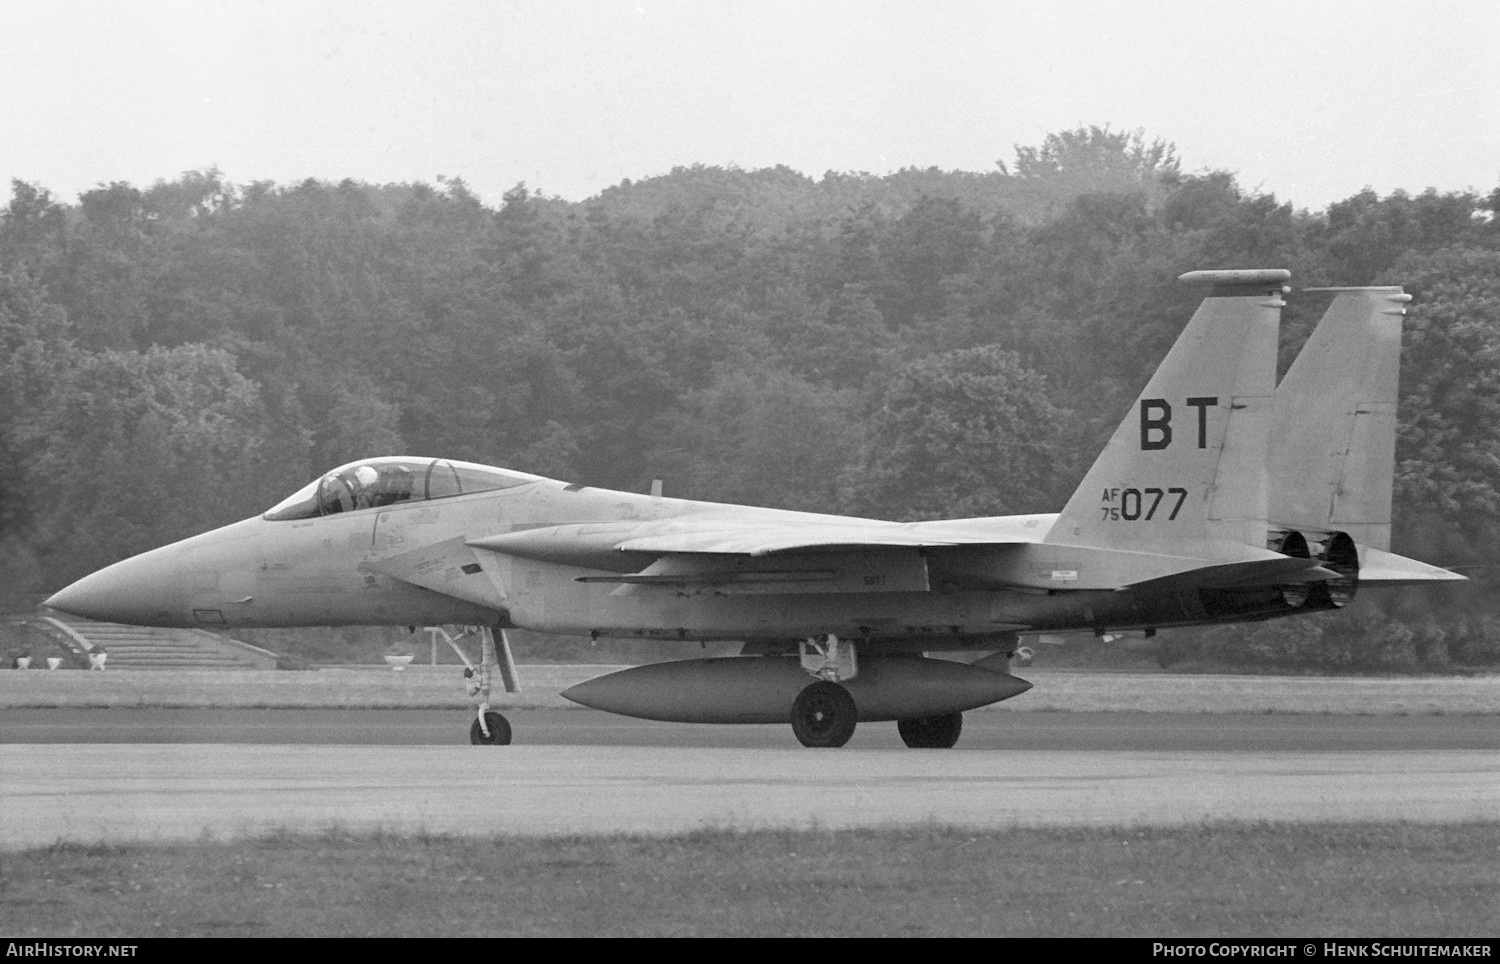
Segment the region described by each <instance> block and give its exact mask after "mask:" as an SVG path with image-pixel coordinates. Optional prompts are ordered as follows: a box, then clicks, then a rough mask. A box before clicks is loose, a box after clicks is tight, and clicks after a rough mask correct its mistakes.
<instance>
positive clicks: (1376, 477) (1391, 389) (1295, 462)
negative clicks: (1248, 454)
mask: <svg viewBox="0 0 1500 964" xmlns="http://www.w3.org/2000/svg"><path fill="white" fill-rule="evenodd" d="M1308 290H1309V291H1335V292H1337V294H1336V295H1335V296H1334V299H1333V303H1332V304H1331V305H1329V307H1328V310H1327V312H1325V313H1324V315H1323V318H1322V320H1320V321H1319V322H1318V325H1317V327H1316V328H1314V329H1313V333H1312V335H1310V336H1309V337H1308V339H1307V344H1306V345H1304V346H1303V348H1302V351H1301V352H1300V353H1299V354H1298V355H1297V359H1296V360H1295V361H1294V362H1292V367H1291V368H1290V369H1288V370H1287V373H1286V377H1285V378H1283V379H1282V380H1281V384H1280V385H1279V386H1278V387H1277V389H1276V399H1275V404H1274V411H1275V420H1274V425H1275V428H1274V430H1273V437H1274V438H1275V439H1276V445H1275V448H1274V450H1273V452H1272V454H1271V474H1270V494H1269V500H1268V510H1269V515H1270V521H1271V524H1272V525H1273V526H1274V527H1276V528H1281V529H1296V530H1321V531H1335V530H1337V531H1342V532H1347V533H1349V535H1350V537H1352V538H1353V539H1354V541H1355V542H1357V543H1359V544H1360V545H1363V546H1371V547H1374V548H1376V549H1389V548H1390V547H1391V484H1392V477H1393V476H1394V474H1395V467H1396V395H1397V375H1398V372H1399V369H1400V359H1401V322H1402V316H1404V315H1405V314H1406V308H1405V307H1404V306H1405V304H1406V303H1407V302H1408V301H1410V300H1411V295H1409V294H1406V293H1405V292H1404V291H1402V290H1401V288H1400V287H1399V286H1391V287H1379V288H1310V289H1308Z"/></svg>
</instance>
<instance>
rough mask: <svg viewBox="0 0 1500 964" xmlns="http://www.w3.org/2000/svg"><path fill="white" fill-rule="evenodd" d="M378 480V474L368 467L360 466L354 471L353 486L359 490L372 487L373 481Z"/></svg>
mask: <svg viewBox="0 0 1500 964" xmlns="http://www.w3.org/2000/svg"><path fill="white" fill-rule="evenodd" d="M378 478H380V473H379V472H376V471H375V470H374V469H372V468H370V467H369V466H368V465H361V466H360V467H359V468H357V469H355V470H354V484H355V485H356V486H358V487H359V488H361V489H364V488H368V487H370V486H372V485H374V484H375V480H376V479H378Z"/></svg>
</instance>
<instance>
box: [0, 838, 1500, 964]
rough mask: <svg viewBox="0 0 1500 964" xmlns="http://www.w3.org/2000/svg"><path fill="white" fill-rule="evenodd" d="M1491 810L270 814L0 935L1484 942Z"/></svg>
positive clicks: (48, 851)
mask: <svg viewBox="0 0 1500 964" xmlns="http://www.w3.org/2000/svg"><path fill="white" fill-rule="evenodd" d="M1497 906H1500V822H1483V823H1469V824H1460V825H1422V826H1418V825H1410V824H1382V825H1358V824H1326V825H1277V824H1208V825H1203V826H1199V827H1190V828H1161V829H1130V830H1124V829H1098V828H1065V829H1024V830H1023V829H1017V830H1010V831H983V832H980V831H972V830H965V829H958V828H950V827H938V826H932V827H919V828H914V829H899V830H898V829H891V830H849V831H829V830H821V829H805V830H753V831H745V830H739V829H735V828H732V827H728V828H717V829H709V830H700V831H697V832H693V833H688V834H683V835H677V836H671V837H646V836H602V837H600V836H568V837H552V838H516V837H499V836H497V837H450V836H441V835H416V836H409V835H397V834H389V833H374V834H352V833H348V832H346V831H343V830H339V829H332V830H329V831H328V832H326V833H323V834H318V835H304V834H296V833H290V832H285V831H279V832H274V833H270V834H268V835H266V836H263V837H261V838H259V839H255V840H248V841H240V842H215V841H211V840H207V841H200V842H198V843H196V844H182V845H176V844H173V845H153V846H146V845H141V846H124V847H121V846H115V845H111V846H108V847H87V846H77V845H58V846H54V847H50V848H43V849H38V850H31V851H25V852H21V853H16V854H10V855H7V856H6V857H5V859H4V862H3V864H0V930H3V931H4V932H6V933H8V934H11V935H14V936H16V937H23V936H26V937H31V936H36V937H40V936H51V937H73V936H90V935H110V936H115V937H119V936H127V935H128V936H138V937H150V936H206V935H213V936H246V937H258V936H309V935H322V936H416V937H427V936H493V937H499V936H741V935H744V936H751V935H753V936H783V935H785V936H840V937H855V936H859V937H871V936H960V935H962V936H1057V935H1071V936H1141V937H1163V936H1174V937H1185V936H1231V935H1239V936H1263V937H1269V936H1288V937H1305V936H1309V935H1317V936H1319V937H1324V936H1348V937H1371V936H1380V937H1414V936H1430V937H1448V938H1455V937H1462V936H1475V937H1484V936H1486V935H1488V936H1493V934H1494V929H1495V921H1496V917H1495V908H1496V907H1497Z"/></svg>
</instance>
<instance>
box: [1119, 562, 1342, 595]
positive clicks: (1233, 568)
mask: <svg viewBox="0 0 1500 964" xmlns="http://www.w3.org/2000/svg"><path fill="white" fill-rule="evenodd" d="M1338 578H1340V576H1339V574H1338V573H1337V572H1334V571H1333V570H1332V569H1326V568H1324V567H1322V566H1320V565H1318V560H1316V559H1298V558H1294V557H1292V556H1281V557H1280V558H1277V559H1260V560H1256V561H1253V562H1230V563H1225V564H1223V565H1218V566H1205V567H1203V568H1201V569H1193V570H1191V571H1188V572H1181V573H1176V574H1174V575H1170V576H1163V577H1161V578H1160V579H1148V580H1146V581H1144V582H1138V583H1134V584H1132V585H1131V586H1129V587H1128V588H1130V589H1132V590H1152V591H1161V592H1179V591H1182V590H1186V589H1227V588H1232V587H1234V586H1265V585H1275V584H1278V583H1298V582H1322V581H1324V580H1328V579H1338Z"/></svg>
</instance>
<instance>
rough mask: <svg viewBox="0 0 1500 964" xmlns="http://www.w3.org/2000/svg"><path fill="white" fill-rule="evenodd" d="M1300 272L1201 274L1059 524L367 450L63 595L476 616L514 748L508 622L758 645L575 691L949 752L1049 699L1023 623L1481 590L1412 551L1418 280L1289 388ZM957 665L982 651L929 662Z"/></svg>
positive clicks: (1330, 327) (223, 611) (150, 617)
mask: <svg viewBox="0 0 1500 964" xmlns="http://www.w3.org/2000/svg"><path fill="white" fill-rule="evenodd" d="M1289 278H1290V274H1289V272H1287V271H1284V270H1280V269H1269V270H1267V269H1255V270H1214V271H1190V272H1188V273H1187V274H1184V275H1182V276H1181V280H1182V281H1184V282H1187V283H1189V284H1194V285H1200V286H1203V287H1204V288H1205V294H1204V298H1203V301H1202V303H1201V304H1200V306H1199V307H1198V309H1197V311H1196V312H1195V313H1194V315H1193V317H1192V319H1191V320H1190V321H1189V322H1188V324H1187V327H1186V328H1185V329H1184V330H1183V332H1182V334H1181V336H1180V337H1179V338H1178V339H1177V342H1176V343H1175V344H1174V345H1173V347H1172V349H1171V351H1170V352H1169V353H1168V354H1167V356H1166V358H1165V359H1164V360H1163V361H1162V363H1161V365H1160V367H1159V368H1158V369H1157V371H1156V373H1155V374H1154V375H1153V376H1152V378H1151V380H1150V382H1149V383H1148V384H1147V385H1146V387H1145V389H1144V391H1142V393H1141V395H1140V397H1139V398H1138V399H1137V400H1136V402H1135V404H1134V405H1133V406H1132V407H1131V409H1130V412H1129V413H1128V415H1127V416H1126V418H1125V420H1124V421H1123V422H1121V424H1120V426H1119V428H1118V429H1117V430H1116V431H1115V433H1114V435H1113V437H1112V438H1111V439H1110V440H1109V443H1108V444H1107V445H1106V446H1105V449H1104V451H1103V453H1102V454H1101V455H1100V456H1099V457H1098V459H1097V460H1096V461H1095V462H1094V465H1093V467H1092V468H1091V469H1090V470H1089V472H1088V474H1087V475H1086V476H1085V478H1084V480H1083V482H1082V484H1080V485H1079V487H1078V489H1077V490H1076V491H1075V492H1074V493H1073V495H1072V497H1071V498H1070V499H1069V500H1068V502H1067V504H1066V505H1065V506H1064V507H1063V509H1062V511H1061V512H1059V513H1054V514H1044V515H1024V516H1006V517H994V518H978V519H955V520H943V521H931V522H912V523H897V522H886V521H880V520H875V519H864V518H855V517H849V516H838V515H824V514H818V513H810V512H793V511H787V510H778V509H765V508H754V507H748V506H739V505H725V504H718V503H712V502H695V501H688V500H682V499H671V498H664V497H662V496H660V495H659V494H652V495H640V494H633V493H628V492H615V491H609V490H604V489H596V488H591V487H587V486H580V485H570V484H566V483H564V482H559V481H554V480H552V479H547V478H542V477H539V476H535V475H527V474H524V473H521V472H515V471H511V470H508V469H502V468H493V467H490V466H484V465H475V464H471V463H465V462H456V461H448V460H443V459H434V458H404V457H384V458H371V459H365V460H362V461H360V462H356V463H352V464H350V465H346V466H343V467H341V468H338V469H335V470H334V471H332V472H330V473H329V474H327V475H325V476H323V477H322V478H319V479H317V480H315V481H313V482H312V483H310V484H308V485H307V486H306V487H305V488H303V489H302V490H300V491H298V492H296V493H294V494H293V495H291V496H290V497H288V498H287V499H285V500H284V501H282V502H281V503H280V504H278V505H276V506H273V507H272V508H271V509H269V510H268V511H266V512H265V513H264V514H262V515H260V516H257V517H254V518H251V519H246V520H244V521H241V522H236V523H233V524H232V525H228V526H225V527H223V528H220V529H216V530H214V531H212V532H207V533H204V534H202V535H199V536H195V537H193V538H190V539H185V540H183V541H181V542H177V543H174V544H172V545H169V546H164V547H162V548H159V549H155V550H152V551H150V552H146V553H144V554H142V555H139V556H135V557H134V558H131V559H126V560H124V561H122V562H118V563H115V564H114V565H112V566H109V567H108V568H106V569H103V570H100V571H99V572H96V573H94V574H92V575H90V576H87V577H85V578H83V579H80V580H79V581H78V582H76V583H74V584H72V585H70V586H68V587H66V588H65V589H63V590H61V591H60V592H58V593H57V594H56V595H54V596H52V597H51V598H50V599H48V600H47V603H46V604H47V605H48V606H51V607H53V608H55V609H58V610H62V611H64V612H68V613H73V614H76V615H80V616H85V617H89V618H94V619H102V620H109V621H116V622H125V623H135V624H139V625H148V626H191V627H202V626H211V627H234V626H245V627H266V626H330V625H398V626H415V625H422V624H439V625H442V624H458V625H466V626H472V627H478V628H479V636H480V640H481V655H480V658H479V665H478V667H477V668H476V667H475V666H474V665H473V664H472V663H471V662H470V661H469V660H468V657H467V656H465V657H464V658H465V662H466V663H469V669H468V671H467V674H468V675H469V676H470V677H471V680H470V684H469V688H470V695H471V696H477V697H478V703H479V706H478V712H477V713H476V719H475V720H474V722H473V724H472V725H471V727H470V738H471V740H472V741H473V742H475V743H482V744H501V743H509V742H510V739H511V728H510V724H509V723H508V722H507V721H506V720H505V718H504V717H503V716H501V715H500V714H499V713H496V712H493V711H492V710H491V709H490V705H489V697H490V687H491V682H492V678H493V677H494V676H495V675H499V677H500V678H501V681H502V683H503V685H504V687H505V689H506V690H508V691H512V692H514V691H516V690H517V684H516V672H515V666H514V662H513V660H512V658H511V654H510V649H509V645H508V642H507V641H506V638H505V632H504V631H505V629H506V628H507V627H519V628H524V629H529V630H535V631H538V632H543V633H562V634H577V635H592V636H594V637H596V638H597V637H599V636H611V637H635V638H650V639H665V640H684V641H695V642H696V641H707V640H716V641H722V640H734V641H740V642H742V643H743V650H742V653H741V655H739V656H728V657H718V658H709V659H685V660H674V661H668V662H661V663H654V664H649V665H643V666H636V667H632V668H630V669H626V670H622V671H620V672H615V673H611V674H608V675H605V676H601V677H598V678H596V679H592V680H588V681H586V682H583V683H580V684H578V685H576V686H573V687H571V688H570V689H568V690H566V691H565V692H564V694H563V695H565V696H567V697H568V698H569V699H572V700H573V701H575V702H578V703H581V704H584V705H586V706H591V707H596V708H598V709H601V710H606V711H609V712H612V713H620V714H625V715H628V716H637V717H644V718H647V719H655V720H672V721H680V722H698V723H788V722H790V723H791V726H792V730H793V732H794V733H795V734H796V736H797V739H798V740H800V741H801V742H802V743H803V744H804V745H806V746H830V747H831V746H842V745H843V744H844V743H846V742H847V741H848V740H849V738H850V736H851V735H852V734H853V732H854V729H855V725H856V724H857V723H859V722H875V721H886V720H894V721H896V722H897V726H898V728H899V731H900V734H901V737H902V739H903V740H904V741H905V742H906V744H907V745H908V746H913V747H950V746H953V745H954V743H955V742H956V741H957V739H958V736H959V731H960V729H961V727H962V723H963V716H962V714H963V711H964V710H968V709H974V708H976V707H980V706H985V705H988V704H991V703H995V702H997V701H1000V700H1004V699H1009V698H1010V697H1013V696H1016V695H1018V694H1020V693H1023V692H1025V691H1026V690H1027V689H1029V688H1030V686H1031V684H1030V683H1028V682H1026V681H1025V680H1022V679H1018V678H1017V677H1015V676H1012V675H1010V673H1009V669H1010V663H1009V657H1010V656H1011V654H1012V653H1013V652H1014V650H1015V649H1016V644H1017V639H1018V637H1019V636H1023V635H1028V634H1031V635H1040V634H1054V633H1070V632H1086V633H1094V634H1101V635H1102V634H1106V633H1116V632H1125V631H1144V632H1146V633H1148V634H1150V633H1154V632H1155V631H1156V630H1157V629H1159V628H1163V627H1171V626H1191V625H1203V624H1210V623H1233V622H1244V621H1254V620H1263V619H1269V618H1272V617H1279V616H1293V615H1298V614H1303V613H1314V612H1320V611H1325V610H1330V609H1335V608H1338V607H1340V606H1343V605H1345V604H1346V603H1347V602H1348V601H1349V600H1350V599H1351V598H1352V597H1353V595H1354V593H1355V591H1356V589H1358V588H1361V587H1370V586H1381V585H1408V584H1415V583H1423V582H1431V581H1438V580H1450V579H1462V578H1463V577H1461V576H1458V575H1456V574H1454V573H1451V572H1448V571H1446V570H1443V569H1439V568H1436V567H1434V566H1429V565H1427V564H1425V563H1421V562H1417V561H1415V560H1412V559H1407V558H1404V557H1402V556H1398V555H1395V554H1393V553H1391V552H1390V551H1389V550H1390V523H1391V519H1390V511H1391V480H1392V473H1393V468H1394V461H1393V460H1394V445H1395V427H1396V414H1395V408H1396V373H1397V363H1398V357H1399V351H1400V340H1401V316H1403V315H1404V314H1405V307H1404V305H1405V304H1406V302H1408V301H1409V300H1410V296H1409V295H1406V294H1405V293H1404V292H1402V291H1401V289H1400V288H1398V287H1382V288H1353V289H1331V290H1334V291H1335V294H1334V299H1333V302H1332V304H1331V306H1330V307H1329V309H1328V311H1327V313H1326V314H1325V315H1324V317H1323V319H1322V320H1321V321H1320V322H1319V324H1318V326H1317V328H1316V329H1315V330H1314V332H1313V334H1312V335H1311V337H1310V338H1309V340H1308V342H1307V344H1306V346H1305V347H1304V348H1303V350H1302V352H1301V353H1300V355H1299V356H1298V358H1297V359H1296V361H1295V362H1294V363H1293V365H1292V367H1291V368H1290V369H1289V370H1288V372H1287V374H1286V377H1285V378H1284V379H1283V380H1282V384H1281V385H1280V387H1279V388H1278V386H1277V385H1276V348H1277V336H1278V329H1279V325H1280V319H1281V309H1282V308H1283V307H1284V306H1285V301H1284V295H1286V294H1288V293H1289V291H1290V289H1289V288H1287V287H1286V282H1287V281H1288V280H1289ZM1003 470H1004V468H1003V466H996V471H1003ZM957 651H969V652H971V653H974V654H976V655H981V657H982V658H979V659H977V660H976V661H974V662H972V663H966V662H957V661H952V660H947V659H939V658H932V657H930V656H928V655H926V654H928V653H932V652H957ZM984 654H988V655H984ZM460 655H463V654H462V653H460Z"/></svg>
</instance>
